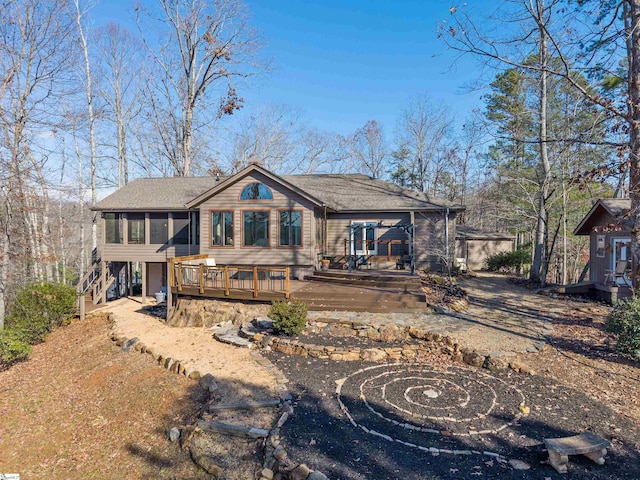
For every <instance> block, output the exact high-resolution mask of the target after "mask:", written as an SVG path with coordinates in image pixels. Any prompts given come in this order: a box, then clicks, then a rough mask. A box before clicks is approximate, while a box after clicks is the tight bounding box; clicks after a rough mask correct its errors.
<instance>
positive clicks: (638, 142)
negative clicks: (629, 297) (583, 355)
mask: <svg viewBox="0 0 640 480" xmlns="http://www.w3.org/2000/svg"><path fill="white" fill-rule="evenodd" d="M625 7H626V8H625V10H626V12H625V13H626V15H625V23H626V25H625V26H626V30H627V57H628V60H629V71H628V77H629V78H628V89H629V90H628V93H629V101H628V102H627V112H628V118H627V121H628V123H629V198H630V199H631V211H630V212H629V214H630V218H629V220H630V221H631V225H632V228H631V251H632V254H633V285H634V286H636V287H637V286H638V284H639V283H640V278H639V272H640V270H639V268H638V267H639V266H640V251H639V247H640V169H639V168H638V159H640V32H638V28H639V27H640V0H629V1H628V2H625Z"/></svg>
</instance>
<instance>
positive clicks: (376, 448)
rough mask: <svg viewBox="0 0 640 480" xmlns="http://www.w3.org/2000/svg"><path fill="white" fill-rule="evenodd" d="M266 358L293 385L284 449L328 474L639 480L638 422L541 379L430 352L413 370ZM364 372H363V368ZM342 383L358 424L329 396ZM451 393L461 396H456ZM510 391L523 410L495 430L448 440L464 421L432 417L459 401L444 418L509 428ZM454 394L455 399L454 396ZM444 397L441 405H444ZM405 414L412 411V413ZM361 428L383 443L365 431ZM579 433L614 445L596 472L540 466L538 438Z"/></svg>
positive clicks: (583, 463)
mask: <svg viewBox="0 0 640 480" xmlns="http://www.w3.org/2000/svg"><path fill="white" fill-rule="evenodd" d="M270 359H271V360H272V361H273V362H274V363H275V364H276V365H277V366H278V367H279V368H280V369H281V370H282V371H283V372H284V373H285V375H286V376H287V377H288V378H289V379H290V380H291V384H290V388H291V389H292V391H293V394H294V400H295V415H294V416H293V418H292V419H291V420H290V421H289V422H288V423H287V424H286V425H285V427H284V428H283V430H282V437H283V438H284V442H285V444H286V448H287V451H288V452H289V454H290V456H292V457H293V458H294V459H295V460H297V461H304V462H306V463H307V464H309V466H310V467H311V468H315V469H318V470H321V471H323V472H324V473H325V474H327V475H328V476H329V478H333V479H337V478H340V479H343V480H344V479H354V480H355V479H370V478H385V479H410V480H411V479H415V480H418V479H421V480H422V479H444V478H464V479H468V478H474V477H475V476H478V477H481V478H513V479H525V478H527V479H529V478H531V479H534V478H535V479H545V480H546V479H560V478H580V479H594V480H595V479H602V480H604V479H637V465H638V464H640V454H639V453H638V449H639V448H640V445H639V444H638V442H639V441H640V430H638V427H637V424H636V423H635V422H633V421H632V420H631V419H629V418H627V417H625V416H623V415H620V414H618V413H616V412H614V411H613V410H612V409H610V408H608V407H607V406H606V405H605V404H603V403H601V402H597V401H595V400H593V399H591V398H589V397H588V396H586V395H585V394H583V393H581V392H578V391H576V390H574V389H572V388H570V387H567V386H564V385H561V384H559V383H556V382H551V381H549V379H548V378H544V377H541V376H534V377H531V376H528V375H523V374H518V373H515V372H511V371H510V372H501V373H490V374H489V372H486V370H483V371H481V370H476V369H470V368H465V367H459V366H455V367H453V368H450V367H449V368H448V367H447V361H446V360H443V359H442V358H439V356H438V355H435V356H433V364H434V365H436V366H435V367H432V366H431V365H429V364H428V363H427V364H423V365H422V366H419V367H416V366H415V365H412V364H404V366H402V367H397V366H392V367H381V366H380V365H376V364H367V363H364V362H330V361H326V360H319V359H304V358H300V357H288V356H284V355H280V354H275V353H274V354H271V355H270ZM366 368H370V370H363V371H362V369H366ZM421 369H422V370H421ZM396 370H398V372H396ZM390 371H391V372H392V373H389V372H390ZM485 372H486V373H485ZM385 374H386V375H389V376H388V378H387V380H388V382H386V384H387V386H386V390H384V392H383V393H381V392H382V390H381V388H382V387H381V385H379V384H376V382H378V383H380V381H381V379H382V378H383V376H384V375H385ZM342 378H347V380H346V381H345V383H344V385H343V387H342V388H343V390H342V392H341V393H342V395H341V401H342V402H343V403H344V405H345V408H346V409H347V410H348V411H349V414H350V415H351V417H352V420H353V421H354V422H355V423H356V424H357V426H354V425H353V424H352V423H351V421H350V420H349V419H348V418H347V416H346V415H345V412H344V411H343V410H341V408H340V406H339V403H338V401H337V399H336V380H339V379H342ZM478 382H480V385H478ZM383 383H384V382H383ZM456 388H461V389H462V390H463V391H461V392H457V391H456ZM432 390H436V391H438V392H439V394H440V395H442V398H440V397H438V398H436V399H427V398H428V395H429V394H430V393H428V392H431V391H432ZM452 392H453V393H452ZM465 392H467V393H469V401H468V403H465V399H464V398H463V397H464V395H463V394H464V393H465ZM493 392H496V393H495V396H494V393H493ZM517 392H521V393H522V395H523V396H524V398H525V399H526V402H525V403H526V405H527V406H528V407H529V408H530V414H529V415H527V416H523V417H522V418H519V419H517V420H516V421H515V422H513V423H512V424H511V425H507V426H506V427H504V428H503V429H502V430H500V431H499V432H497V433H491V434H482V435H473V436H456V434H457V433H463V432H464V428H463V427H464V425H462V424H457V423H455V422H454V423H452V422H450V421H446V420H437V417H438V415H436V414H434V412H438V411H444V410H439V409H442V408H447V407H446V406H447V405H451V404H456V403H457V404H458V407H459V408H457V409H456V410H455V411H453V412H449V413H453V414H454V415H461V417H464V416H466V417H467V418H469V417H473V418H474V420H473V421H472V422H471V423H472V424H473V423H474V422H478V423H477V425H473V426H474V428H483V425H489V428H494V427H496V426H500V425H504V424H508V423H509V422H512V421H513V419H514V418H517V417H518V414H519V413H521V412H520V410H519V398H520V397H519V393H517ZM457 394H460V395H461V396H460V397H455V395H457ZM425 395H426V396H427V398H425ZM494 398H497V400H495V401H496V405H494V406H493V408H492V409H491V412H490V414H489V416H488V417H487V418H482V417H481V416H480V417H478V418H475V416H476V415H477V413H478V412H480V413H481V412H483V411H486V410H487V408H488V407H487V406H490V405H492V402H493V401H494V400H493V399H494ZM446 399H449V401H447V402H445V400H446ZM365 400H366V401H367V402H368V404H367V403H366V402H365ZM407 405H410V407H407ZM411 405H412V406H411ZM406 410H412V411H413V413H414V415H410V414H408V413H407V412H406ZM374 411H375V412H377V413H375V412H374ZM416 415H417V416H416ZM445 415H447V413H445ZM434 418H436V419H435V420H434ZM394 420H395V421H396V422H397V423H403V422H406V423H407V424H409V425H412V426H418V427H419V428H422V429H423V431H420V432H417V431H415V430H413V429H412V428H407V427H400V426H398V425H396V424H394V423H392V422H393V421H394ZM362 426H365V427H366V428H367V429H369V430H373V431H375V432H377V433H380V434H382V435H386V436H387V437H389V438H383V437H381V436H378V435H375V434H371V433H366V431H365V430H364V429H363V428H362ZM424 430H436V431H439V433H429V432H427V431H424ZM584 430H590V431H593V432H595V433H596V434H598V435H601V436H603V437H604V438H607V439H608V440H610V441H611V442H612V443H613V444H614V448H613V449H612V451H611V453H610V454H609V455H608V457H607V464H606V465H604V466H598V465H595V464H594V463H592V462H591V461H589V460H587V459H585V458H583V457H580V456H577V457H571V459H570V465H569V468H570V474H569V475H570V477H567V476H566V475H565V476H563V475H560V474H558V473H557V472H555V470H553V469H552V468H551V467H550V466H549V465H547V464H546V458H547V455H546V452H545V450H544V447H543V446H542V445H541V444H540V442H541V441H542V440H543V438H546V437H561V436H568V435H572V434H575V433H577V432H581V431H584ZM390 439H391V440H392V441H389V440H390ZM400 442H406V443H408V444H411V445H412V446H406V445H403V444H402V443H400ZM418 446H422V447H425V448H428V447H435V448H438V449H446V450H452V451H453V450H461V451H466V450H469V451H471V450H478V451H485V450H487V451H492V453H498V454H500V455H502V456H503V457H504V458H506V459H518V460H522V461H524V462H526V463H527V464H529V465H530V467H531V469H530V470H526V471H524V470H515V469H514V468H513V467H512V466H511V464H509V463H508V462H503V461H501V460H499V459H497V458H494V457H491V456H488V455H478V454H471V455H466V454H460V455H453V454H439V455H437V456H434V455H432V454H431V453H428V452H424V451H422V450H420V449H419V448H417V447H418Z"/></svg>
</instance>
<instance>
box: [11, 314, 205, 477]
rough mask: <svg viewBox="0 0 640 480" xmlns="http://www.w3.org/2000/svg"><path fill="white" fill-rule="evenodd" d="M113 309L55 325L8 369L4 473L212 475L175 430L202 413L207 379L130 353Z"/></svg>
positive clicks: (138, 475)
mask: <svg viewBox="0 0 640 480" xmlns="http://www.w3.org/2000/svg"><path fill="white" fill-rule="evenodd" d="M109 328H110V325H109V324H108V321H107V320H106V318H105V316H100V317H90V318H88V319H87V320H86V321H84V322H79V321H74V322H73V323H72V324H71V325H70V326H68V327H64V328H60V329H58V330H56V331H54V332H53V333H52V334H51V335H50V336H49V337H48V338H47V341H46V342H45V343H43V344H41V345H36V346H35V347H34V349H33V356H32V358H31V359H30V360H29V361H27V362H24V363H20V364H17V365H14V366H13V367H12V368H10V369H9V370H7V371H3V372H0V419H1V420H0V432H1V434H0V472H2V473H19V474H21V478H23V479H40V478H42V479H44V478H46V479H51V478H66V479H89V478H95V479H113V478H127V479H156V478H167V479H169V478H181V479H199V478H209V477H208V476H207V475H206V474H204V473H203V472H202V471H201V470H200V469H199V468H198V467H196V466H195V465H194V464H193V462H192V461H191V459H190V458H189V455H188V453H185V452H183V451H182V450H180V448H179V447H178V446H177V445H176V444H173V443H170V442H169V441H168V440H167V430H168V429H169V428H171V427H173V426H176V425H181V424H186V423H189V422H191V421H192V419H193V418H194V416H195V414H196V413H197V412H198V410H199V408H200V405H201V402H202V400H203V398H202V397H203V395H202V390H201V389H200V388H199V387H198V385H197V383H195V382H193V381H192V380H188V379H187V378H185V377H182V376H178V375H175V374H172V373H169V372H167V371H166V370H164V369H163V368H160V367H159V366H158V365H157V364H156V363H155V362H154V361H153V359H152V358H151V357H150V356H149V355H140V354H132V353H124V352H123V351H122V350H121V349H119V348H118V347H116V346H115V344H113V343H112V342H111V341H110V340H109V339H108V336H107V332H108V330H109Z"/></svg>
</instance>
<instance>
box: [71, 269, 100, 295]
mask: <svg viewBox="0 0 640 480" xmlns="http://www.w3.org/2000/svg"><path fill="white" fill-rule="evenodd" d="M100 273H101V262H100V261H98V262H95V263H93V264H92V265H91V267H89V270H88V271H87V273H85V274H84V276H83V277H82V278H81V279H80V281H79V282H78V284H77V285H76V291H77V292H78V294H80V295H82V294H85V293H87V292H88V291H89V289H90V288H91V285H92V284H93V282H94V281H95V279H96V278H97V277H99V276H100Z"/></svg>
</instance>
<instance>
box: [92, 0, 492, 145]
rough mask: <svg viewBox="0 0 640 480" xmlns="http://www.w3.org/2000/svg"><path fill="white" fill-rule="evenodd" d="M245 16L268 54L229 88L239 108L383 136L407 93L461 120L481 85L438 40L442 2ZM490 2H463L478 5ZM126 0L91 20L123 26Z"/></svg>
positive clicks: (280, 9) (296, 5)
mask: <svg viewBox="0 0 640 480" xmlns="http://www.w3.org/2000/svg"><path fill="white" fill-rule="evenodd" d="M148 1H153V0H148ZM245 2H246V3H247V5H248V7H249V9H250V11H251V14H252V15H251V24H252V25H254V26H255V27H256V28H257V29H258V31H259V32H260V33H261V36H262V37H263V39H264V41H265V43H266V47H265V48H264V49H263V51H262V54H263V55H264V56H265V57H269V58H271V59H273V65H274V67H275V68H274V69H273V71H272V72H271V73H269V74H268V75H264V76H261V77H260V78H258V79H256V78H253V79H252V80H251V83H250V84H249V85H247V86H245V87H243V88H240V89H239V91H238V93H239V95H240V96H242V97H243V98H244V99H245V108H244V111H243V112H242V113H241V114H240V115H242V114H246V113H248V112H250V111H251V110H252V109H253V108H254V107H256V106H259V105H261V104H278V105H279V104H287V105H290V106H292V107H294V108H298V109H300V110H301V111H302V112H303V114H304V118H305V119H306V120H307V122H308V125H309V126H312V127H316V128H319V129H321V130H327V131H333V132H337V133H340V134H343V135H347V134H349V133H351V132H353V131H354V130H356V129H357V128H359V127H361V126H363V125H364V123H365V122H366V121H368V120H377V121H378V122H380V123H381V124H382V126H383V127H384V129H385V131H386V133H387V135H388V136H391V135H392V134H393V132H394V130H395V125H396V121H397V118H398V116H399V114H400V112H401V111H402V109H403V107H404V105H406V103H407V101H408V99H409V98H410V97H411V96H415V95H422V94H428V95H429V96H430V97H431V98H433V99H434V100H436V101H442V102H444V103H445V104H446V105H448V106H450V107H451V109H452V111H453V112H454V113H455V114H456V116H457V119H458V122H459V123H463V122H464V119H465V117H466V116H467V115H468V113H469V112H470V111H471V109H472V108H473V107H480V106H481V105H482V103H481V101H480V95H481V93H482V92H478V91H475V92H471V93H469V92H468V89H467V88H466V86H467V85H469V84H470V83H472V82H474V81H475V80H476V79H477V78H478V69H477V63H476V62H475V60H473V59H471V58H467V59H462V60H459V61H457V62H456V63H455V64H454V59H455V58H456V57H457V54H456V53H455V52H452V51H450V50H448V49H447V47H446V46H445V45H444V44H443V42H441V41H440V40H438V39H437V37H436V29H437V27H438V25H439V24H441V23H442V21H443V20H445V19H447V18H448V17H449V7H450V6H451V4H452V3H451V2H450V1H443V0H423V1H420V0H385V1H382V0H368V1H363V0H357V1H356V0H342V1H339V0H315V1H314V0H245ZM488 5H495V2H492V1H490V0H476V1H474V0H470V1H468V2H467V9H468V10H469V11H471V12H478V13H479V11H480V10H482V9H483V7H486V6H488ZM130 6H131V3H130V1H129V0H111V1H108V0H103V3H101V4H99V5H98V6H97V7H96V9H97V12H95V13H97V14H98V15H99V16H98V17H97V18H96V23H98V24H99V23H103V22H106V21H110V20H112V21H116V22H118V23H122V24H124V25H126V26H128V27H129V28H131V29H132V30H134V29H135V25H134V24H133V22H132V21H131V10H130V8H131V7H130Z"/></svg>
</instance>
